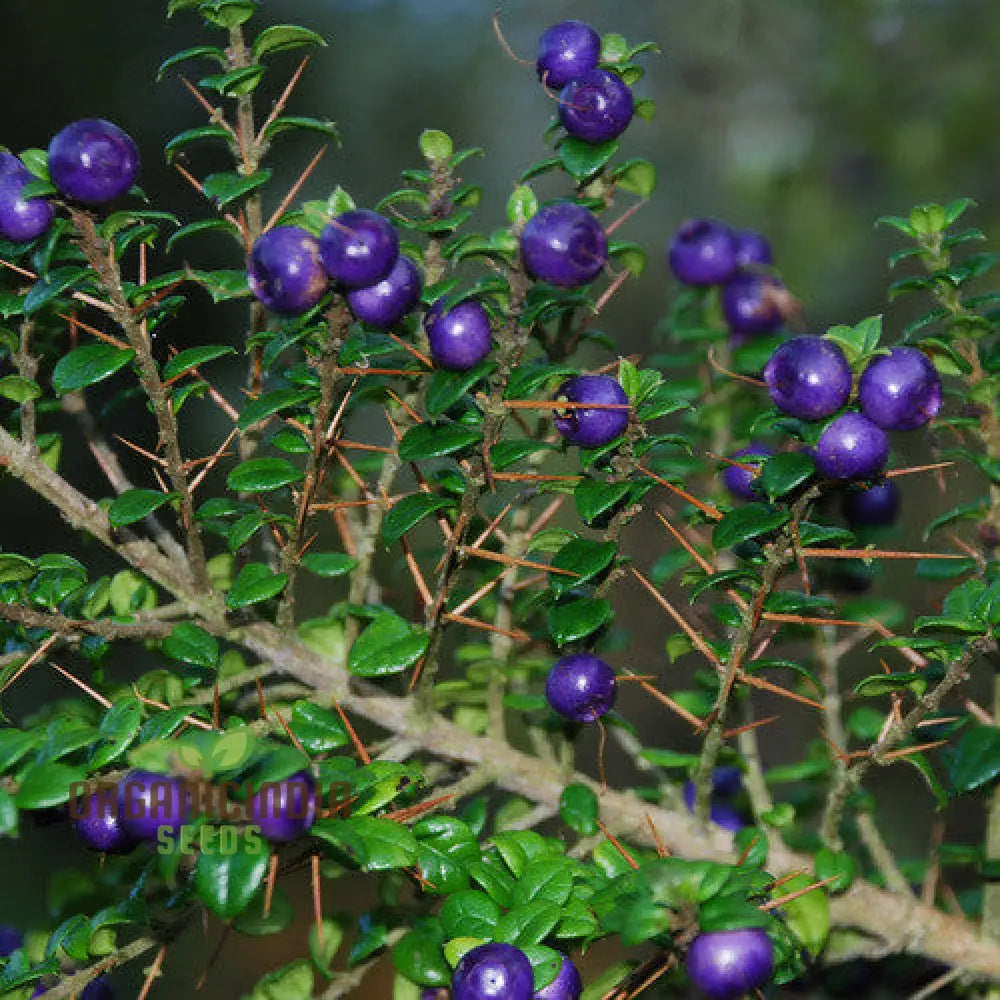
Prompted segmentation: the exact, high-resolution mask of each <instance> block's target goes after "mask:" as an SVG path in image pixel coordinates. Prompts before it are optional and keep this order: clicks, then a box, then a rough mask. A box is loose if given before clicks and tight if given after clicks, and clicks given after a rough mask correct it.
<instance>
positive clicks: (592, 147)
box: [559, 136, 620, 181]
mask: <svg viewBox="0 0 1000 1000" xmlns="http://www.w3.org/2000/svg"><path fill="white" fill-rule="evenodd" d="M619 145H620V144H619V142H618V140H617V139H611V140H610V141H609V142H598V143H591V142H584V141H583V140H582V139H574V138H572V137H571V136H567V137H566V138H565V139H563V141H562V142H561V143H560V144H559V159H560V160H561V161H562V165H563V168H564V169H565V170H566V173H568V174H569V175H570V176H571V177H572V178H573V179H574V180H577V181H586V180H589V179H590V178H591V177H593V176H594V174H596V173H597V172H598V171H599V170H600V169H601V168H602V167H604V166H605V165H606V164H607V163H608V162H609V161H610V160H611V158H612V157H613V156H614V155H615V153H617V152H618V149H619Z"/></svg>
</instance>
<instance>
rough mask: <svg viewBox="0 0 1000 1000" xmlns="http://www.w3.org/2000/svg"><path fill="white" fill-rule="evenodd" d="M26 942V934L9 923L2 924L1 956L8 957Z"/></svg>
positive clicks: (0, 929) (0, 927)
mask: <svg viewBox="0 0 1000 1000" xmlns="http://www.w3.org/2000/svg"><path fill="white" fill-rule="evenodd" d="M23 944H24V935H23V934H22V933H21V932H20V931H19V930H18V929H17V928H16V927H11V926H10V925H9V924H0V958H6V957H7V956H8V955H9V954H11V952H14V951H17V949H18V948H20V947H21V945H23Z"/></svg>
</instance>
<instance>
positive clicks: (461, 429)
mask: <svg viewBox="0 0 1000 1000" xmlns="http://www.w3.org/2000/svg"><path fill="white" fill-rule="evenodd" d="M482 436H483V434H482V431H481V430H480V429H479V428H477V427H466V426H465V425H464V424H436V425H435V424H432V423H430V422H425V423H422V424H418V425H417V426H416V427H411V428H410V429H409V430H408V431H407V432H406V433H405V434H404V435H403V438H402V440H401V441H400V442H399V446H398V448H397V451H398V454H399V457H400V459H401V460H402V461H404V462H419V461H422V460H424V459H429V458H440V457H441V456H442V455H450V454H452V452H456V451H459V450H461V449H462V448H467V447H468V446H469V445H471V444H472V443H473V442H475V441H479V440H480V439H481V438H482Z"/></svg>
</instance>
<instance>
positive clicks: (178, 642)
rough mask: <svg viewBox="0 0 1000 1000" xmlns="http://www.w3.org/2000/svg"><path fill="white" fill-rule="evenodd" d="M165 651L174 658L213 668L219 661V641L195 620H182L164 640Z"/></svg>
mask: <svg viewBox="0 0 1000 1000" xmlns="http://www.w3.org/2000/svg"><path fill="white" fill-rule="evenodd" d="M163 652H164V653H166V654H167V656H169V657H170V658H171V659H172V660H179V661H180V662H181V663H191V664H193V665H194V666H196V667H207V668H212V667H214V666H215V665H216V664H217V663H218V662H219V642H218V640H217V639H216V638H215V636H214V635H210V634H209V633H208V632H206V631H205V630H204V629H203V628H201V627H200V626H198V625H195V624H194V623H193V622H181V623H180V624H178V625H175V626H174V629H173V631H172V632H171V633H170V635H168V636H167V637H166V639H164V640H163Z"/></svg>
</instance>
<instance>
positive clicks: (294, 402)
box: [237, 388, 317, 431]
mask: <svg viewBox="0 0 1000 1000" xmlns="http://www.w3.org/2000/svg"><path fill="white" fill-rule="evenodd" d="M316 396H317V390H315V389H311V388H310V389H291V388H289V389H275V390H274V391H273V392H267V393H264V395H263V396H258V397H257V398H256V399H252V400H250V402H249V403H247V405H246V406H245V407H243V412H242V413H241V414H240V419H239V423H238V424H237V426H238V427H239V429H240V430H241V431H245V430H246V429H247V428H248V427H252V426H253V425H254V424H256V423H258V422H259V421H261V420H266V419H267V418H268V417H271V416H273V415H274V414H275V413H278V412H279V411H280V410H285V409H291V408H292V407H295V406H302V405H303V404H304V403H308V402H311V401H312V400H314V399H315V398H316Z"/></svg>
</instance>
